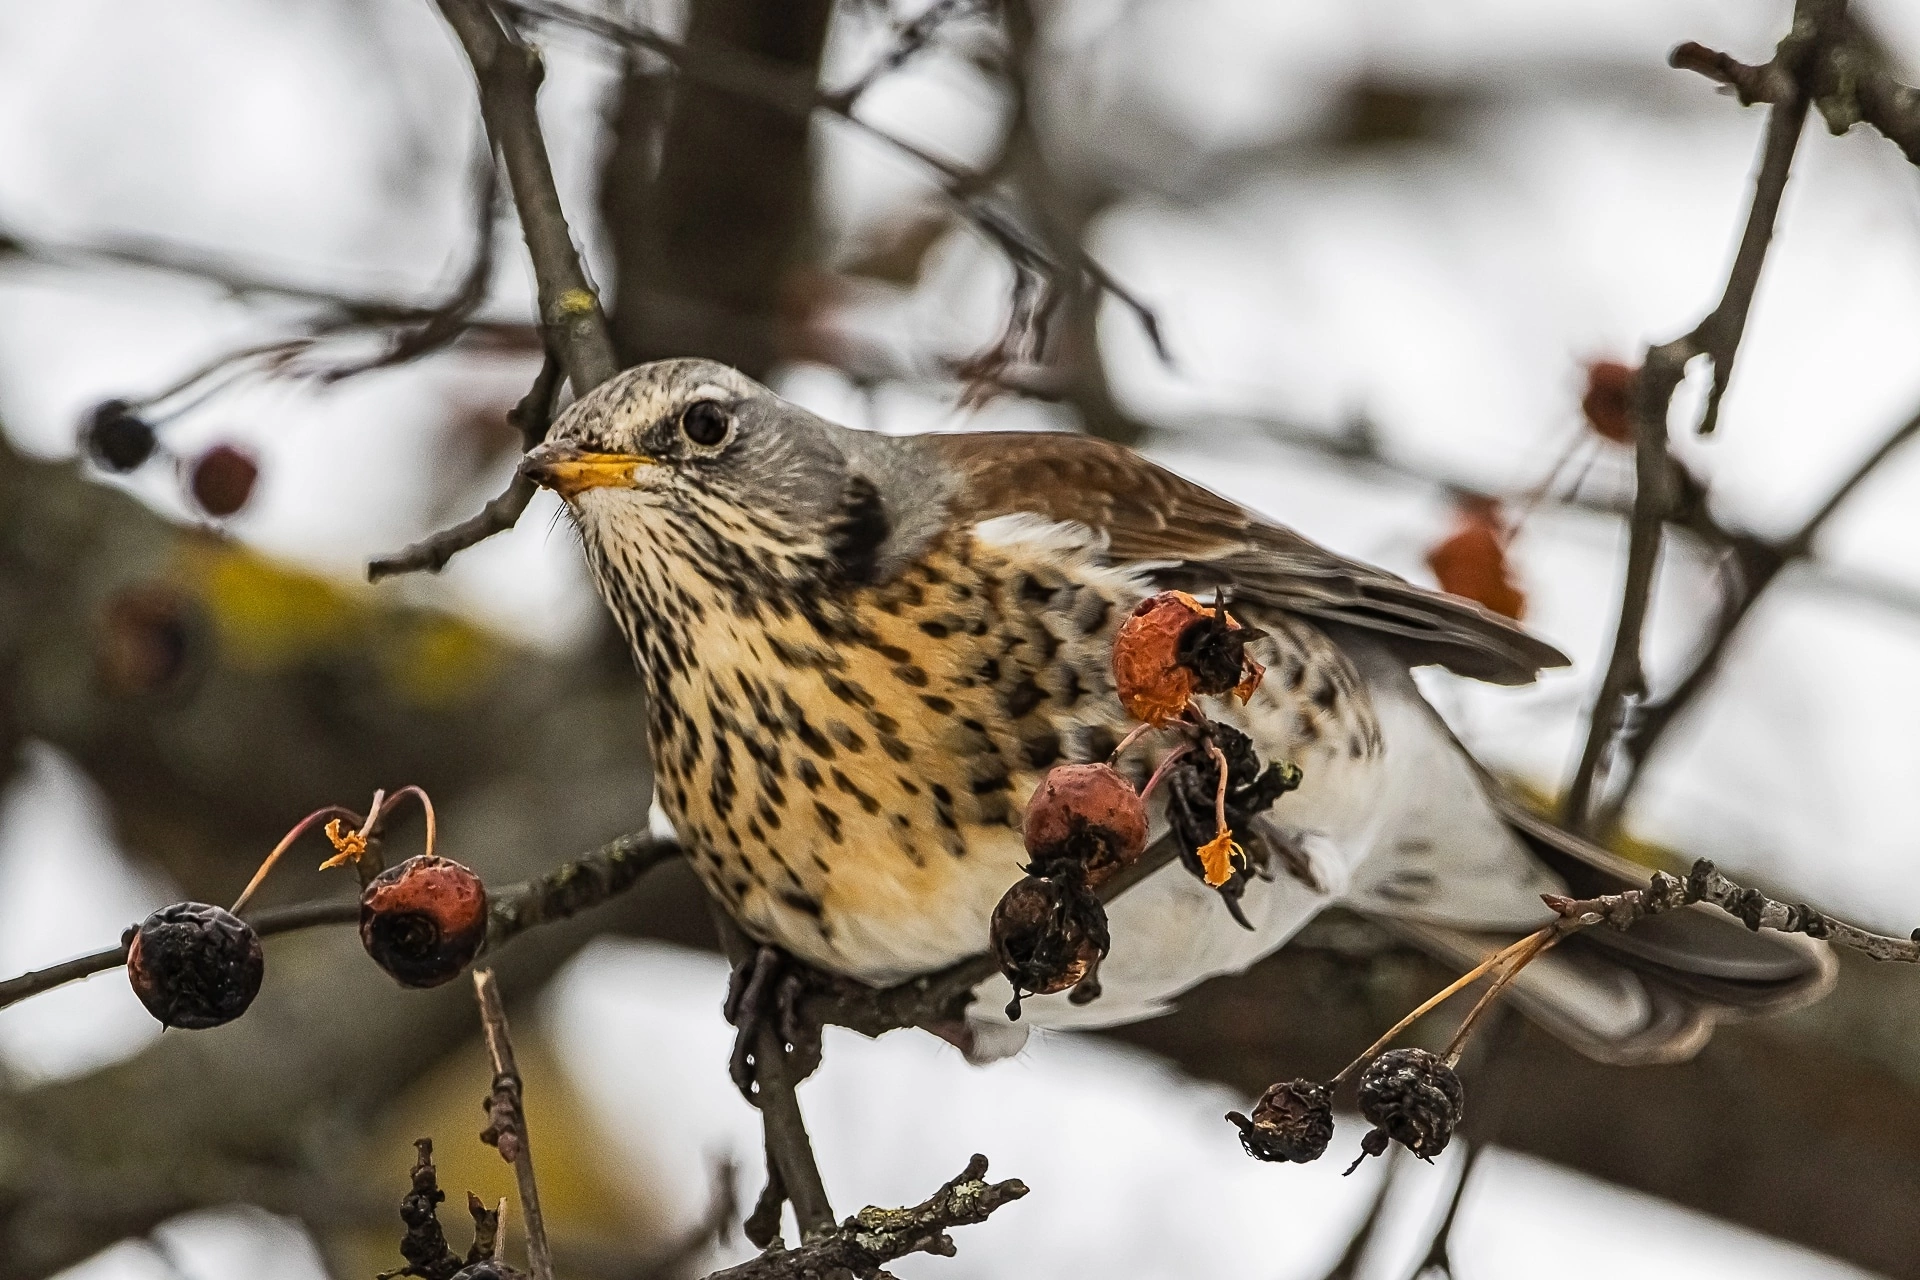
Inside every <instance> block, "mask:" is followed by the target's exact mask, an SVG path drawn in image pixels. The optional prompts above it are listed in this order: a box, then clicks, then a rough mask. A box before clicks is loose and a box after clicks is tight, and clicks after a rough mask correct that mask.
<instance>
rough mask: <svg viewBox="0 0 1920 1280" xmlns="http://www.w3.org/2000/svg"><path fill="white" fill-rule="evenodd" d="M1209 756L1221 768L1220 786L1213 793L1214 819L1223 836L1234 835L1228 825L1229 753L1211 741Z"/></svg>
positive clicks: (1208, 750)
mask: <svg viewBox="0 0 1920 1280" xmlns="http://www.w3.org/2000/svg"><path fill="white" fill-rule="evenodd" d="M1207 754H1208V755H1210V756H1212V757H1213V762H1214V763H1215V764H1217V765H1219V766H1220V785H1219V786H1218V787H1217V788H1215V790H1214V793H1213V819H1214V821H1215V822H1216V823H1218V824H1219V829H1220V833H1221V834H1222V835H1232V834H1233V828H1231V827H1229V826H1228V825H1227V753H1226V752H1224V751H1222V750H1221V749H1220V748H1219V746H1218V745H1217V744H1215V743H1213V742H1211V741H1209V742H1208V743H1207Z"/></svg>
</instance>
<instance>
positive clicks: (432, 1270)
mask: <svg viewBox="0 0 1920 1280" xmlns="http://www.w3.org/2000/svg"><path fill="white" fill-rule="evenodd" d="M413 1149H414V1160H413V1169H412V1171H411V1172H410V1173H409V1174H408V1177H409V1178H410V1179H411V1181H412V1184H413V1185H412V1186H411V1188H410V1189H409V1190H408V1192H407V1194H406V1196H405V1198H403V1199H402V1200H401V1201H400V1221H402V1222H403V1223H405V1224H406V1227H407V1231H406V1234H405V1235H403V1236H402V1237H401V1238H400V1256H401V1257H403V1258H405V1259H406V1260H407V1265H406V1266H404V1267H399V1268H396V1269H395V1270H392V1271H384V1272H382V1273H381V1274H380V1278H379V1280H393V1278H394V1277H397V1276H419V1277H421V1280H452V1277H453V1276H454V1274H455V1273H457V1272H458V1271H459V1270H460V1266H461V1263H460V1255H459V1254H457V1253H455V1252H454V1251H453V1248H452V1246H450V1245H449V1244H448V1243H447V1234H446V1231H445V1230H444V1229H443V1228H442V1227H441V1226H440V1214H439V1208H440V1204H441V1202H442V1201H444V1200H445V1199H446V1198H447V1193H446V1192H444V1191H442V1190H441V1189H440V1175H439V1173H438V1171H437V1170H435V1169H434V1167H433V1139H432V1138H415V1139H414V1142H413ZM475 1226H476V1241H475V1242H476V1244H477V1243H478V1233H477V1227H478V1219H477V1218H476V1219H475Z"/></svg>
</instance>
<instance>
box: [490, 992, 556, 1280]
mask: <svg viewBox="0 0 1920 1280" xmlns="http://www.w3.org/2000/svg"><path fill="white" fill-rule="evenodd" d="M473 995H474V999H475V1000H476V1001H477V1002H478V1003H479V1005H480V1026H481V1029H482V1030H483V1031H484V1032H485V1033H486V1038H487V1058H488V1059H489V1061H491V1062H492V1064H493V1092H492V1093H491V1095H490V1096H489V1097H488V1100H487V1114H488V1116H489V1117H490V1121H489V1123H488V1125H487V1128H486V1131H485V1132H483V1133H482V1134H481V1135H480V1140H481V1141H482V1142H485V1143H487V1144H488V1145H489V1146H492V1147H496V1148H498V1150H499V1152H500V1158H501V1159H502V1160H505V1161H506V1162H507V1163H508V1164H510V1165H512V1166H513V1181H514V1185H515V1187H516V1188H517V1189H518V1191H519V1193H520V1216H521V1217H522V1218H524V1219H525V1220H526V1224H527V1266H528V1268H529V1269H530V1270H531V1271H532V1272H533V1280H553V1250H552V1248H551V1247H550V1246H549V1245H548V1244H547V1219H546V1215H545V1214H543V1213H542V1212H541V1211H540V1184H539V1183H538V1182H537V1181H536V1180H535V1179H534V1176H533V1145H532V1143H531V1142H529V1141H528V1139H527V1110H526V1104H525V1103H524V1102H523V1101H522V1099H521V1086H520V1068H519V1066H518V1064H516V1063H515V1062H514V1060H513V1039H512V1037H511V1036H510V1035H509V1034H508V1032H507V1011H506V1008H505V1007H504V1006H503V1005H502V1004H501V1003H500V988H499V986H498V984H496V983H495V982H494V980H493V971H492V970H491V969H475V970H474V971H473Z"/></svg>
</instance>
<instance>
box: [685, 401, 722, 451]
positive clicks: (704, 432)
mask: <svg viewBox="0 0 1920 1280" xmlns="http://www.w3.org/2000/svg"><path fill="white" fill-rule="evenodd" d="M732 425H733V418H732V415H731V414H729V413H728V412H727V410H726V407H725V406H724V405H722V404H721V403H720V402H719V401H718V400H695V401H694V402H693V403H692V404H690V405H688V406H687V407H686V408H684V409H682V410H681V411H680V430H681V433H682V434H684V435H685V436H686V437H687V439H689V440H691V441H693V442H694V443H695V444H697V445H700V446H702V447H703V448H708V449H711V448H713V447H714V446H715V445H717V444H719V443H720V442H721V441H722V440H725V439H726V438H727V428H729V427H730V426H732Z"/></svg>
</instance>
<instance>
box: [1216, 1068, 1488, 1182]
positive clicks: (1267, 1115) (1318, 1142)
mask: <svg viewBox="0 0 1920 1280" xmlns="http://www.w3.org/2000/svg"><path fill="white" fill-rule="evenodd" d="M1355 1101H1357V1102H1358V1103H1359V1105H1360V1114H1361V1115H1362V1116H1364V1117H1366V1120H1367V1123H1368V1124H1370V1125H1372V1126H1373V1127H1372V1128H1371V1129H1370V1130H1368V1131H1367V1136H1366V1137H1364V1138H1362V1139H1361V1140H1360V1150H1361V1155H1360V1156H1359V1157H1358V1158H1356V1159H1355V1160H1354V1162H1353V1164H1351V1165H1349V1166H1347V1172H1348V1173H1352V1172H1353V1171H1354V1169H1356V1168H1358V1167H1359V1165H1360V1161H1361V1160H1364V1159H1365V1158H1366V1157H1367V1156H1377V1155H1382V1154H1384V1153H1385V1152H1386V1150H1387V1146H1388V1144H1389V1143H1394V1142H1397V1143H1399V1144H1400V1145H1401V1146H1403V1147H1405V1148H1406V1149H1407V1150H1408V1151H1411V1152H1412V1153H1413V1154H1414V1155H1416V1156H1418V1157H1420V1159H1422V1160H1431V1159H1433V1158H1434V1157H1435V1156H1437V1155H1439V1154H1440V1153H1441V1152H1442V1151H1445V1150H1446V1149H1447V1143H1448V1142H1449V1141H1451V1140H1452V1138H1453V1131H1454V1128H1455V1127H1456V1126H1457V1125H1458V1124H1459V1123H1460V1117H1461V1115H1462V1113H1463V1111H1464V1109H1465V1104H1466V1091H1465V1090H1464V1089H1463V1088H1462V1087H1461V1085H1460V1077H1459V1076H1458V1075H1457V1074H1456V1073H1455V1072H1454V1069H1453V1066H1452V1064H1451V1063H1449V1062H1448V1061H1447V1060H1446V1059H1445V1058H1442V1057H1439V1056H1438V1055H1436V1054H1432V1053H1429V1052H1427V1051H1426V1050H1425V1049H1389V1050H1387V1051H1386V1052H1385V1053H1383V1054H1381V1055H1380V1056H1379V1057H1377V1058H1375V1059H1374V1060H1373V1061H1371V1062H1369V1063H1368V1064H1367V1067H1366V1070H1364V1071H1362V1072H1361V1073H1360V1083H1359V1089H1358V1092H1357V1096H1356V1098H1355ZM1227 1119H1228V1120H1231V1121H1232V1122H1233V1123H1234V1125H1235V1126H1237V1127H1238V1128H1239V1130H1240V1144H1241V1145H1242V1146H1244V1147H1245V1148H1246V1149H1247V1154H1248V1155H1250V1156H1252V1157H1254V1158H1255V1159H1256V1160H1274V1161H1291V1162H1293V1163H1295V1164H1306V1163H1308V1162H1310V1161H1313V1160H1318V1159H1319V1158H1320V1157H1321V1156H1323V1155H1325V1154H1326V1151H1327V1144H1328V1143H1330V1142H1332V1141H1333V1085H1332V1084H1320V1083H1317V1082H1315V1081H1312V1080H1286V1081H1282V1082H1281V1083H1279V1084H1276V1085H1272V1086H1270V1087H1269V1088H1268V1089H1267V1091H1266V1092H1265V1093H1263V1094H1261V1095H1260V1101H1259V1102H1258V1103H1256V1104H1255V1105H1254V1108H1253V1115H1251V1116H1244V1115H1241V1114H1240V1113H1239V1112H1238V1111H1229V1112H1228V1113H1227Z"/></svg>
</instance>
